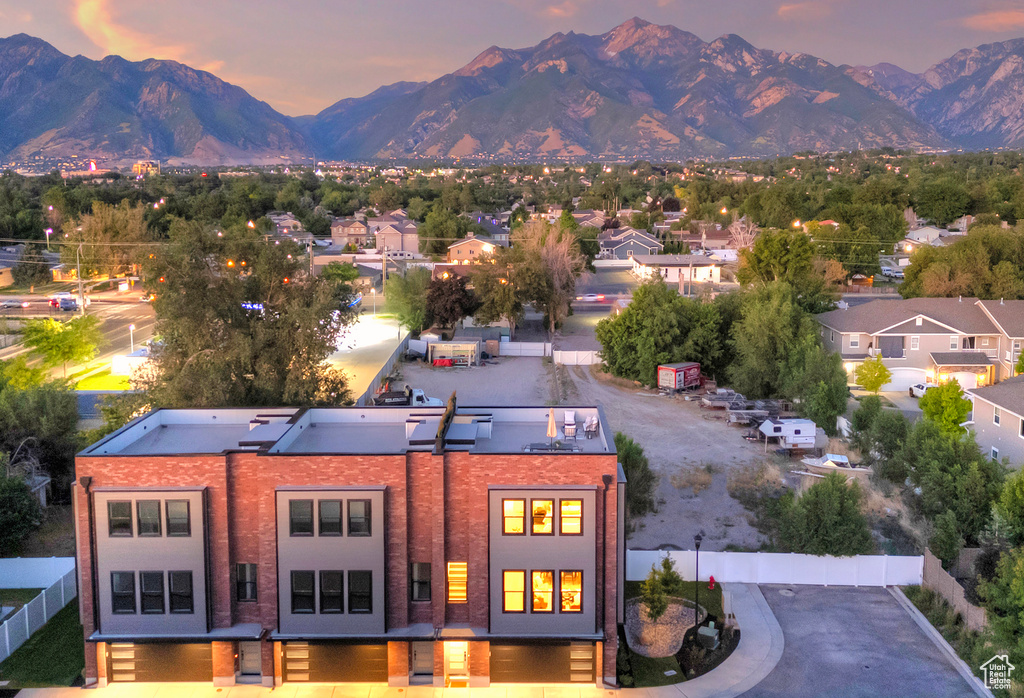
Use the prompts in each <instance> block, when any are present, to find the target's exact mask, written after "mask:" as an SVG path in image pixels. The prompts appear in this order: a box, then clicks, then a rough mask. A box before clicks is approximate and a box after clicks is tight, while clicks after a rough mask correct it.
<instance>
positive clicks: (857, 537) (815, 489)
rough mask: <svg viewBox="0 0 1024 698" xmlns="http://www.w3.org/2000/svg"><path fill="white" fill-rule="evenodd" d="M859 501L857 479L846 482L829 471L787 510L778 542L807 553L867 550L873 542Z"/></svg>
mask: <svg viewBox="0 0 1024 698" xmlns="http://www.w3.org/2000/svg"><path fill="white" fill-rule="evenodd" d="M860 503H861V490H860V484H859V483H858V482H857V481H852V482H849V483H847V481H846V477H845V476H843V475H842V474H840V473H829V474H828V475H826V476H825V479H824V480H822V481H821V482H818V483H817V484H815V485H812V486H811V488H810V489H808V490H807V492H806V493H804V495H803V496H802V497H800V499H798V500H796V502H794V503H793V505H792V507H791V508H790V510H789V512H787V515H786V517H785V519H784V520H783V523H782V526H781V529H780V544H781V546H782V547H783V548H784V549H786V550H789V551H791V552H796V553H806V554H809V555H836V556H839V557H846V556H848V555H863V554H867V553H870V552H871V551H872V549H873V548H874V546H873V545H872V542H871V531H870V529H869V528H868V523H867V520H866V519H865V518H864V514H863V513H861V510H860Z"/></svg>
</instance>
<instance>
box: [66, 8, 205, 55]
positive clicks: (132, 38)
mask: <svg viewBox="0 0 1024 698" xmlns="http://www.w3.org/2000/svg"><path fill="white" fill-rule="evenodd" d="M72 3H73V6H74V12H73V19H74V21H75V24H76V25H77V26H78V28H79V29H81V30H82V33H83V34H85V35H86V36H87V37H88V38H89V40H90V41H92V42H93V43H94V44H96V46H98V47H99V48H101V49H102V50H103V51H105V52H106V53H108V54H117V55H119V56H123V57H124V58H128V59H134V60H138V59H141V58H166V59H171V60H175V61H182V62H184V60H185V56H186V54H187V53H188V48H187V47H186V46H182V45H175V44H166V45H161V44H160V43H158V42H157V41H155V40H154V37H152V36H149V35H147V34H143V33H142V32H139V31H137V30H135V29H132V28H131V27H128V26H125V25H124V24H121V23H119V22H118V21H117V19H116V18H115V16H114V12H113V10H112V8H111V5H112V3H111V2H110V0H72Z"/></svg>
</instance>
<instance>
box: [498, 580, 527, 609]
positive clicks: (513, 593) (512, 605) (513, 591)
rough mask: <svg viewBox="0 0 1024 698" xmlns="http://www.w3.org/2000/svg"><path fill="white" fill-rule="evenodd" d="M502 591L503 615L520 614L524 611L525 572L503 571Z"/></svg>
mask: <svg viewBox="0 0 1024 698" xmlns="http://www.w3.org/2000/svg"><path fill="white" fill-rule="evenodd" d="M502 591H503V594H504V599H505V600H504V602H503V606H502V609H501V610H502V611H504V612H505V613H522V612H523V611H525V610H526V571H525V570H505V571H504V573H503V574H502Z"/></svg>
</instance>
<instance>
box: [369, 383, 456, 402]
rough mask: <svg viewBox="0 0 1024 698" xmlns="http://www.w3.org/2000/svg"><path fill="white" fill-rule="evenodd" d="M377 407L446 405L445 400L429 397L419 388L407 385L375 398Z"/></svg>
mask: <svg viewBox="0 0 1024 698" xmlns="http://www.w3.org/2000/svg"><path fill="white" fill-rule="evenodd" d="M373 404H374V405H376V406H377V407H444V401H443V400H441V399H440V398H436V397H427V396H426V395H425V394H424V393H423V391H422V390H420V389H419V388H410V387H409V386H408V385H407V386H405V389H404V390H391V391H388V392H386V393H381V394H380V395H378V396H377V397H375V398H374V399H373Z"/></svg>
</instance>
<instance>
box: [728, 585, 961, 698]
mask: <svg viewBox="0 0 1024 698" xmlns="http://www.w3.org/2000/svg"><path fill="white" fill-rule="evenodd" d="M761 591H762V593H763V594H764V597H765V600H767V601H768V605H769V606H770V607H771V609H772V611H773V612H774V614H775V617H776V618H777V619H778V621H779V625H780V626H781V627H782V632H783V635H784V636H785V649H784V651H783V653H782V659H781V660H780V661H779V663H778V665H776V667H775V669H774V670H773V671H772V672H771V673H770V674H769V675H768V676H767V678H765V679H764V680H763V681H762V682H761V683H759V684H758V685H757V686H756V687H755V688H754V689H752V690H750V691H748V692H747V693H744V694H743V696H744V698H775V697H776V696H779V697H781V696H785V698H803V697H807V698H811V697H812V696H814V697H816V698H817V697H820V696H836V697H839V696H842V697H843V698H850V697H856V696H865V697H867V696H901V697H903V698H912V697H914V696H921V698H924V697H926V696H927V697H928V698H944V697H949V698H952V697H953V696H970V695H974V692H973V690H972V689H971V687H970V685H969V684H968V683H967V681H965V680H964V678H963V677H962V676H960V674H959V673H958V672H957V671H956V670H955V669H954V668H953V666H952V665H951V664H950V663H949V662H948V661H947V660H946V658H945V656H944V655H943V654H942V653H941V652H940V650H939V649H938V647H936V646H935V645H934V644H933V643H932V641H931V640H930V639H928V637H926V636H925V634H924V633H923V632H922V631H921V629H920V628H919V627H918V626H917V625H916V624H915V622H914V620H913V618H911V616H910V615H909V614H908V613H907V612H906V611H905V610H904V609H903V607H902V606H900V604H899V602H898V601H897V600H896V599H895V598H894V597H893V596H892V595H891V594H890V593H889V592H888V591H887V590H886V589H883V588H865V587H861V588H855V587H811V586H793V587H787V586H772V585H762V586H761Z"/></svg>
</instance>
